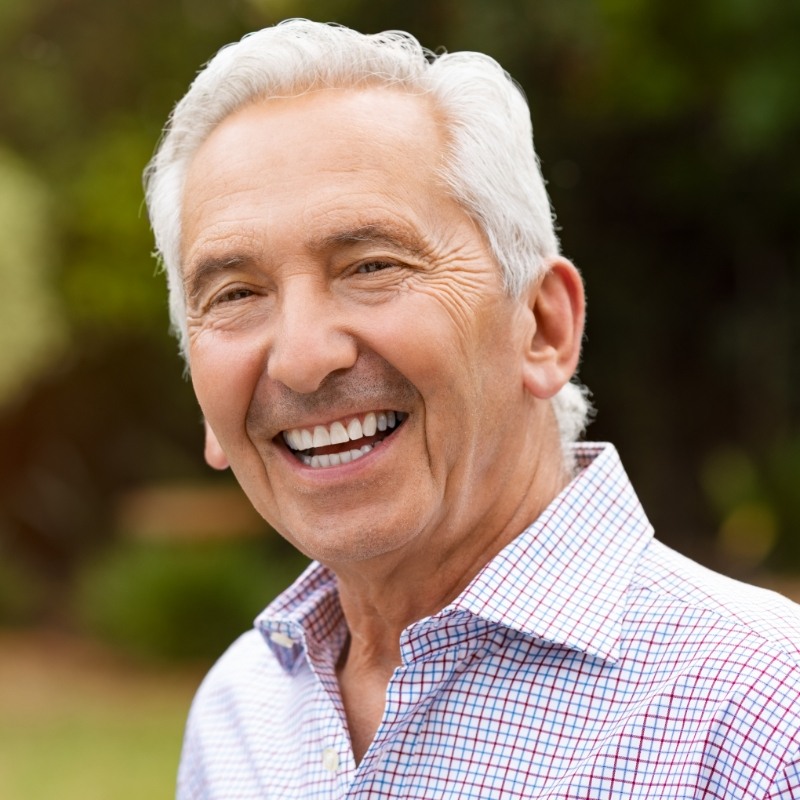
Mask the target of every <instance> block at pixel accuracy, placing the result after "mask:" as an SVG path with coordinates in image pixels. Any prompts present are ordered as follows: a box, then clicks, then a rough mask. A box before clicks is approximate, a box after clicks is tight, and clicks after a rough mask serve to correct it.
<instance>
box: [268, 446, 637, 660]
mask: <svg viewBox="0 0 800 800" xmlns="http://www.w3.org/2000/svg"><path fill="white" fill-rule="evenodd" d="M574 455H575V460H576V464H577V466H578V472H577V474H576V477H575V478H574V479H573V480H572V482H571V483H570V484H569V485H568V486H567V487H566V488H565V489H564V490H563V491H562V492H561V494H559V495H558V497H556V498H555V500H553V502H552V503H551V504H550V505H549V506H548V507H547V508H546V509H545V510H544V512H543V513H542V514H541V515H540V516H539V517H538V519H536V520H535V521H534V522H533V523H532V524H531V525H530V526H529V527H528V528H527V529H526V530H525V531H524V532H523V533H522V534H521V535H520V536H518V537H517V538H516V539H515V540H514V541H513V542H511V544H509V545H508V546H507V547H506V548H504V549H503V550H502V551H501V552H500V553H499V554H498V555H497V556H496V557H495V558H494V559H492V561H490V562H489V564H487V565H486V567H484V568H483V570H481V572H480V573H479V574H478V575H477V576H476V577H475V579H474V580H473V581H472V583H471V584H470V585H469V586H468V587H467V589H466V590H465V591H464V592H463V593H462V594H461V595H460V596H459V597H458V598H456V600H455V601H454V602H453V603H452V604H451V605H450V606H448V607H447V608H446V609H443V610H442V611H441V612H439V614H437V615H434V617H433V618H432V620H431V621H434V620H436V619H437V618H441V617H444V616H448V615H449V614H452V613H453V612H454V611H466V612H469V613H471V614H473V615H475V616H477V617H480V618H482V619H484V620H486V621H489V622H492V623H495V624H499V625H503V626H505V627H508V628H511V629H513V630H516V631H519V632H520V633H523V634H526V635H530V636H537V637H539V638H541V639H545V640H547V641H552V642H554V643H557V644H560V645H564V646H566V647H572V648H575V649H579V650H582V651H585V652H586V653H588V654H590V655H593V656H598V657H600V658H603V659H607V660H615V659H617V658H618V657H619V639H620V636H621V632H622V629H621V624H622V615H623V611H624V608H623V598H624V593H625V591H626V590H627V588H628V586H629V585H630V582H631V579H632V577H633V573H634V570H635V567H636V563H637V561H638V559H639V556H640V554H641V553H642V551H643V550H644V549H645V548H646V547H647V544H648V542H649V541H650V539H651V538H652V536H653V530H652V527H651V525H650V523H649V522H648V520H647V518H646V516H645V514H644V510H643V509H642V507H641V504H640V503H639V500H638V498H637V497H636V494H635V493H634V491H633V487H632V486H631V484H630V481H629V480H628V476H627V474H626V473H625V470H624V468H623V467H622V464H621V462H620V459H619V456H618V454H617V451H616V449H615V448H614V447H613V446H612V445H610V444H593V443H584V444H580V445H575V446H574ZM256 627H257V628H258V629H259V630H260V631H261V633H262V635H263V636H264V638H265V640H266V641H267V643H268V645H269V646H270V647H271V648H272V650H273V652H274V653H275V656H276V658H277V659H278V660H279V662H280V663H281V664H282V665H283V667H284V669H287V670H291V669H292V668H293V667H294V664H295V663H296V660H297V658H298V657H299V656H300V655H301V654H302V652H303V649H305V650H306V651H307V652H308V653H309V655H312V657H313V654H314V653H317V654H318V655H323V654H324V657H325V658H326V660H331V659H333V660H334V661H335V660H336V658H338V653H339V652H340V651H341V647H342V646H343V644H344V641H345V638H346V635H347V630H346V626H345V624H344V619H343V615H342V611H341V607H340V606H339V602H338V596H337V590H336V577H335V576H334V574H333V573H332V572H331V571H330V570H329V569H328V568H326V567H324V566H321V565H320V564H316V563H314V564H312V565H311V566H310V567H309V568H308V569H307V570H306V571H305V572H304V573H303V574H302V575H301V576H300V577H299V578H298V579H297V581H296V582H295V583H294V584H293V585H292V586H291V587H290V588H289V589H287V590H286V591H285V592H284V593H283V594H281V595H280V596H279V597H278V598H277V599H276V600H275V601H274V602H273V603H271V604H270V605H269V606H268V607H267V608H266V609H265V611H264V612H263V613H262V614H261V615H259V617H258V618H257V619H256Z"/></svg>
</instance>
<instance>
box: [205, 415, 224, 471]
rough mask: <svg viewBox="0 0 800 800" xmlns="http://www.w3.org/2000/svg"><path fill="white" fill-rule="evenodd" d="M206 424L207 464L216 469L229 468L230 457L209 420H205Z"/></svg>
mask: <svg viewBox="0 0 800 800" xmlns="http://www.w3.org/2000/svg"><path fill="white" fill-rule="evenodd" d="M204 424H205V428H206V447H205V458H206V464H208V466H209V467H213V468H214V469H227V468H228V467H229V466H230V463H229V462H228V457H227V456H226V455H225V453H224V452H223V451H222V447H221V446H220V443H219V440H218V439H217V436H216V434H215V433H214V431H212V430H211V426H210V425H209V424H208V422H204Z"/></svg>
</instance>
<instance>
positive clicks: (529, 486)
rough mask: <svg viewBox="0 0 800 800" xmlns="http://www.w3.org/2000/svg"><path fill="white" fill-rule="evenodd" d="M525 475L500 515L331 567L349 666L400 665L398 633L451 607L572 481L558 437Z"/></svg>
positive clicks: (477, 517) (454, 524) (474, 518)
mask: <svg viewBox="0 0 800 800" xmlns="http://www.w3.org/2000/svg"><path fill="white" fill-rule="evenodd" d="M529 455H530V454H529ZM528 475H529V477H530V479H529V480H528V481H527V482H525V481H523V482H521V484H520V485H519V486H518V487H517V488H518V491H517V492H515V493H512V497H515V501H514V502H512V503H507V504H505V506H504V507H503V508H502V511H501V513H500V514H499V515H498V513H497V509H496V508H493V509H492V511H491V513H480V514H475V513H474V508H473V507H470V508H468V509H467V510H466V512H465V513H464V514H462V515H460V516H459V517H458V518H457V519H455V520H453V519H450V520H449V521H448V523H447V524H440V525H438V526H437V527H436V529H435V530H434V531H432V532H431V533H430V534H428V535H426V536H422V537H419V538H418V540H417V543H415V545H412V546H410V547H407V548H405V549H404V550H403V551H402V552H393V553H388V554H386V555H385V556H383V557H381V558H379V559H371V560H370V562H368V563H366V562H358V563H348V564H337V565H332V567H333V570H334V572H335V573H336V575H337V578H338V582H339V596H340V602H341V605H342V609H343V612H344V616H345V619H346V620H347V625H348V629H349V631H350V646H349V650H348V652H347V656H346V657H347V659H350V658H353V657H354V656H355V657H358V658H359V659H361V660H363V661H364V662H365V663H371V664H373V665H374V666H376V667H379V666H382V667H383V669H384V670H389V673H391V669H393V668H394V667H395V666H397V665H399V664H400V662H401V658H400V644H399V642H400V636H401V634H402V632H403V630H404V629H405V628H407V627H408V626H409V625H411V624H412V623H413V622H416V621H417V620H420V619H423V618H425V617H428V616H431V615H433V614H436V613H437V612H438V611H440V610H441V609H442V608H444V607H445V606H447V605H448V604H449V603H451V602H452V601H453V600H455V598H457V597H458V596H459V595H460V594H461V593H462V592H463V591H464V590H465V589H466V587H467V586H468V585H469V583H470V582H471V581H472V579H473V578H474V577H475V576H476V575H477V574H478V573H479V572H480V571H481V569H483V567H485V566H486V564H488V563H489V562H490V561H491V560H492V559H493V558H494V557H495V556H496V555H497V554H498V553H499V552H500V551H501V550H502V549H503V548H504V547H506V546H507V545H508V544H510V543H511V542H512V541H513V540H514V539H515V538H516V537H517V536H518V535H519V534H520V533H522V531H523V530H525V528H526V527H528V525H530V524H531V522H533V521H534V520H535V519H536V518H537V517H538V516H539V515H540V514H541V512H542V511H543V510H544V509H545V508H546V507H547V505H549V503H550V502H551V501H552V500H553V499H554V498H555V497H556V495H557V494H558V493H559V492H560V491H561V490H562V489H563V488H564V486H566V484H567V483H568V482H569V480H570V478H571V475H569V474H568V472H567V470H566V468H565V464H564V460H563V458H562V451H561V444H560V441H558V438H557V435H556V438H555V443H554V448H552V447H540V449H539V450H538V458H535V457H534V459H533V463H532V464H529V466H528ZM479 503H480V501H477V502H476V503H475V504H473V506H478V507H479ZM466 520H469V524H467V525H465V521H466Z"/></svg>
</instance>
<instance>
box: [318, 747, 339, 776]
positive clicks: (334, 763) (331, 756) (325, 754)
mask: <svg viewBox="0 0 800 800" xmlns="http://www.w3.org/2000/svg"><path fill="white" fill-rule="evenodd" d="M322 766H323V768H324V769H326V770H328V772H336V770H337V769H339V754H338V753H337V752H336V751H335V750H334V749H333V748H332V747H326V748H325V749H324V750H323V751H322Z"/></svg>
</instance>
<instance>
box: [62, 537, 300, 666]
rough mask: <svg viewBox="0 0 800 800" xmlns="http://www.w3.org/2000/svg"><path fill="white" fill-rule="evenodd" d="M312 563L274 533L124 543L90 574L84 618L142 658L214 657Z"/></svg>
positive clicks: (80, 612)
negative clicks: (258, 537) (262, 538)
mask: <svg viewBox="0 0 800 800" xmlns="http://www.w3.org/2000/svg"><path fill="white" fill-rule="evenodd" d="M307 563H308V560H307V559H305V558H303V557H302V556H300V555H299V554H298V553H297V552H296V551H294V550H292V549H291V548H290V547H289V546H288V545H286V544H285V543H283V541H282V540H279V539H278V538H277V537H275V536H273V537H272V538H271V539H270V540H269V541H268V543H265V542H254V541H226V540H224V539H223V540H219V541H217V540H215V541H200V542H169V541H127V542H120V543H118V544H116V545H114V546H113V547H111V548H109V549H108V550H106V551H105V552H103V553H102V554H101V555H100V556H99V557H97V558H95V559H93V560H92V561H91V562H90V564H88V565H87V567H86V568H85V569H84V571H83V573H82V575H81V578H80V580H79V585H78V592H77V617H78V619H79V620H80V621H81V622H82V623H83V625H84V627H85V628H86V630H88V631H90V632H92V633H94V634H95V635H98V636H100V637H101V638H103V639H104V640H106V641H108V642H112V643H114V644H116V645H118V646H120V647H122V648H124V649H126V650H128V651H130V652H131V653H134V654H136V655H139V656H145V657H149V658H160V659H212V658H214V657H215V656H217V655H219V653H221V652H222V651H223V650H224V649H225V648H226V647H227V645H229V644H230V643H231V641H232V640H233V639H234V638H235V637H236V636H237V635H238V634H240V633H244V631H246V630H248V629H249V628H250V627H252V623H253V620H254V619H255V617H256V615H257V614H258V612H259V611H261V610H262V608H263V607H264V606H265V605H266V602H267V600H268V599H269V598H271V597H274V596H275V595H276V594H277V593H278V592H279V591H281V590H282V589H284V588H286V586H288V585H289V583H291V581H292V580H293V579H294V578H295V577H296V576H297V575H299V574H300V571H301V570H302V569H303V567H304V566H305V565H307Z"/></svg>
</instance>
